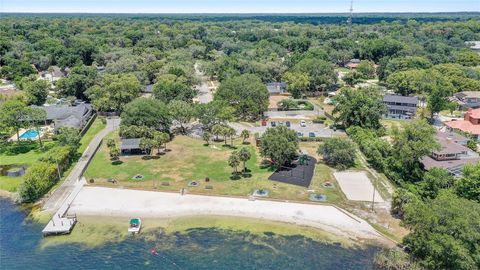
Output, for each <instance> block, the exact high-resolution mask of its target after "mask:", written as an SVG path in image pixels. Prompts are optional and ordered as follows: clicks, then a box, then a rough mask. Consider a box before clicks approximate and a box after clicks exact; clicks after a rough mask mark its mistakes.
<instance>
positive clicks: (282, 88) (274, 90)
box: [267, 82, 290, 111]
mask: <svg viewBox="0 0 480 270" xmlns="http://www.w3.org/2000/svg"><path fill="white" fill-rule="evenodd" d="M287 87H288V84H287V83H286V82H271V83H267V90H268V93H269V94H270V97H269V99H268V102H269V104H268V110H269V111H278V103H279V102H280V101H282V100H284V99H286V98H288V96H290V93H288V92H287Z"/></svg>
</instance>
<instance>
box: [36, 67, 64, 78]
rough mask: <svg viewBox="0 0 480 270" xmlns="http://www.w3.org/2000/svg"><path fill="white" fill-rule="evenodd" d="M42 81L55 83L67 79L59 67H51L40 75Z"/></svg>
mask: <svg viewBox="0 0 480 270" xmlns="http://www.w3.org/2000/svg"><path fill="white" fill-rule="evenodd" d="M39 75H40V79H42V80H46V81H49V82H55V81H58V80H60V79H61V78H63V77H65V73H64V72H63V71H62V69H61V68H60V67H58V66H51V67H50V68H49V70H47V71H42V72H40V73H39Z"/></svg>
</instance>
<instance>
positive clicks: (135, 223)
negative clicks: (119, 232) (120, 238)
mask: <svg viewBox="0 0 480 270" xmlns="http://www.w3.org/2000/svg"><path fill="white" fill-rule="evenodd" d="M141 228H142V220H141V219H139V218H132V219H130V227H129V228H128V232H129V233H139V232H140V229H141Z"/></svg>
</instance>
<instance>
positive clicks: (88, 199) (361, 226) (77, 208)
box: [69, 187, 385, 241]
mask: <svg viewBox="0 0 480 270" xmlns="http://www.w3.org/2000/svg"><path fill="white" fill-rule="evenodd" d="M69 213H72V214H73V213H75V214H77V215H79V216H81V215H85V216H87V215H88V216H104V217H105V216H112V217H140V218H173V217H181V216H195V215H210V216H215V215H219V216H238V217H248V218H258V219H267V220H274V221H280V222H287V223H293V224H298V225H307V226H311V227H315V228H319V229H322V230H325V231H328V232H331V233H334V234H336V235H339V236H344V237H349V238H355V239H369V240H379V241H383V240H385V238H384V237H383V236H381V235H380V234H379V233H377V232H376V231H375V230H374V229H373V227H372V226H370V224H368V223H367V222H366V221H364V220H362V219H360V218H358V217H356V216H355V215H353V214H350V213H348V214H347V212H343V211H341V210H339V209H338V208H336V207H334V206H330V205H319V204H301V203H289V202H277V201H265V200H256V201H250V200H248V199H247V198H245V199H243V198H228V197H215V196H202V195H188V194H187V195H184V196H181V195H180V194H175V193H165V192H154V191H139V190H128V189H116V188H103V187H84V188H83V189H82V190H81V191H80V193H79V194H78V195H77V197H76V198H75V200H74V201H73V203H72V205H71V207H70V209H69Z"/></svg>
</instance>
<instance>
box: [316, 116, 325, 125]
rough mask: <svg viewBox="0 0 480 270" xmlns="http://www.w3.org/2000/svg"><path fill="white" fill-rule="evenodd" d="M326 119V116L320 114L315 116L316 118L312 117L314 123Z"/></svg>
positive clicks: (320, 122)
mask: <svg viewBox="0 0 480 270" xmlns="http://www.w3.org/2000/svg"><path fill="white" fill-rule="evenodd" d="M326 120H327V117H325V116H323V115H321V116H317V118H315V119H313V121H312V122H313V123H315V124H323V123H324V122H325V121H326Z"/></svg>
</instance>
